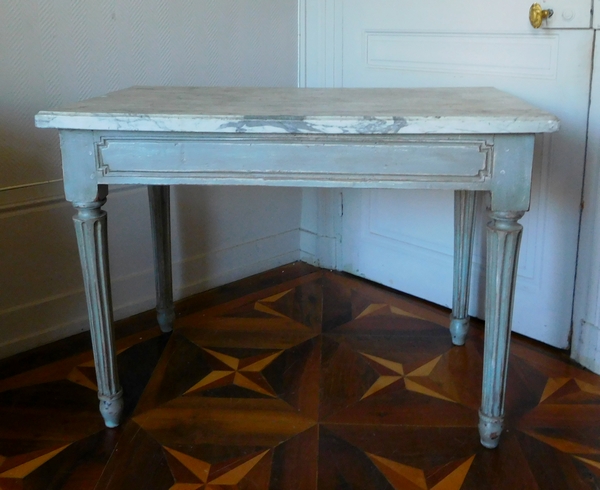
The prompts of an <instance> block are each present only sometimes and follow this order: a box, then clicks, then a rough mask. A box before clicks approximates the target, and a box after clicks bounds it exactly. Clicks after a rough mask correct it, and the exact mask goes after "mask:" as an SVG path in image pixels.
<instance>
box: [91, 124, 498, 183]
mask: <svg viewBox="0 0 600 490" xmlns="http://www.w3.org/2000/svg"><path fill="white" fill-rule="evenodd" d="M290 138H291V139H292V140H293V143H292V144H290V142H289V140H290ZM139 145H144V152H140V150H139V148H140V146H139ZM250 149H252V151H254V152H256V151H257V149H259V150H260V152H261V155H262V156H263V157H262V159H260V160H257V159H248V160H246V159H244V158H243V156H244V155H246V154H247V153H248V152H249V150H250ZM491 150H492V146H491V144H490V143H488V142H486V141H485V140H483V139H479V140H476V139H473V138H469V139H464V141H457V140H453V141H450V140H447V139H444V138H443V137H439V136H432V137H429V136H423V137H421V138H420V139H418V138H414V137H413V138H411V137H392V138H388V137H385V136H381V137H377V138H372V137H371V138H370V139H369V144H365V143H364V140H363V139H361V138H360V137H353V136H345V135H344V136H341V137H340V141H339V143H338V142H336V141H335V140H332V139H331V137H330V138H329V139H328V140H327V141H325V140H323V139H322V138H320V137H319V136H312V137H311V136H303V137H298V136H284V137H280V138H276V137H273V138H272V141H265V139H264V138H263V139H262V140H261V141H256V140H254V139H252V138H251V137H250V138H249V137H243V136H230V137H220V138H219V139H215V138H210V137H207V138H203V139H202V141H200V140H198V139H197V137H196V139H187V138H182V137H177V138H156V136H154V137H153V139H152V141H150V140H148V141H146V140H144V139H143V137H142V138H139V137H138V138H113V137H108V138H106V137H101V138H100V142H99V143H98V144H97V169H98V172H99V173H100V177H99V180H100V181H101V182H104V183H116V182H124V181H122V180H121V179H123V178H124V179H126V178H127V177H129V176H133V175H135V176H137V177H138V178H139V179H141V180H143V177H142V175H147V177H148V178H149V179H150V178H153V177H158V176H163V177H164V176H165V175H167V174H168V175H169V176H170V177H172V178H177V179H181V183H185V179H186V178H198V177H199V176H202V177H205V178H206V179H207V183H211V184H218V183H228V181H229V180H232V179H233V180H239V179H241V180H244V179H254V178H256V177H257V176H258V177H260V178H261V179H263V183H265V182H268V181H273V183H274V184H275V185H277V184H280V183H281V181H282V180H284V181H286V182H287V181H289V182H290V185H296V186H297V185H300V184H304V183H305V182H311V181H315V182H319V183H321V184H322V183H323V182H324V181H325V180H327V179H329V180H331V183H332V185H338V184H340V183H348V182H354V183H355V184H356V185H357V186H359V187H360V186H369V185H368V183H367V182H364V180H365V179H364V176H366V175H378V176H380V180H381V181H382V182H385V181H387V182H389V183H390V186H391V187H394V186H395V183H398V182H402V181H403V180H409V179H410V180H412V181H414V180H415V177H416V179H417V180H418V179H419V178H421V180H423V181H427V182H429V181H438V180H442V181H445V182H450V181H453V180H454V181H457V182H472V183H474V184H477V183H481V184H483V183H485V182H487V181H488V178H489V175H490V172H491V166H492V157H491V155H492V152H491ZM373 151H376V152H377V154H378V155H380V157H381V158H378V159H376V160H375V161H373V159H372V155H373ZM424 153H426V154H427V155H428V158H423V155H424ZM156 154H160V156H161V158H160V166H159V167H156V168H151V169H150V168H148V163H147V158H146V157H147V156H149V155H156ZM240 157H241V158H240ZM325 167H326V168H327V169H328V174H329V175H330V176H328V177H325V174H324V173H323V168H325ZM273 168H277V171H274V170H272V169H273ZM225 169H227V170H225ZM332 173H333V175H331V174H332ZM253 183H254V184H255V183H256V182H252V181H251V180H249V181H248V184H253ZM377 185H380V184H377Z"/></svg>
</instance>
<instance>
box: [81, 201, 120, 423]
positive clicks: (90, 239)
mask: <svg viewBox="0 0 600 490" xmlns="http://www.w3.org/2000/svg"><path fill="white" fill-rule="evenodd" d="M105 202H106V199H104V198H102V199H99V200H98V201H95V202H88V203H74V206H75V209H77V214H76V215H75V216H74V217H73V220H74V222H75V231H76V233H77V243H78V245H79V256H80V258H81V268H82V271H83V282H84V285H85V293H86V298H87V306H88V314H89V319H90V333H91V336H92V347H93V350H94V362H95V366H96V380H97V384H98V398H99V399H100V413H101V414H102V416H103V417H104V422H105V424H106V426H107V427H116V426H117V425H119V422H120V418H121V414H122V412H123V391H122V389H121V385H120V383H119V375H118V372H117V360H116V352H115V345H114V334H113V328H112V323H113V318H112V301H111V295H110V276H109V273H108V249H107V235H106V213H105V212H104V211H102V209H101V207H102V205H103V204H104V203H105Z"/></svg>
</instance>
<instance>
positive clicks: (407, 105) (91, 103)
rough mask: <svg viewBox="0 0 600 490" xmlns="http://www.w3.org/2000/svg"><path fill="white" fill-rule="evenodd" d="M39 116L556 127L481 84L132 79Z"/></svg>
mask: <svg viewBox="0 0 600 490" xmlns="http://www.w3.org/2000/svg"><path fill="white" fill-rule="evenodd" d="M359 94H360V96H359ZM36 123H37V126H38V127H42V128H58V129H85V130H114V131H174V132H192V133H195V132H209V133H291V134H457V133H463V134H464V133H478V134H482V133H495V134H498V133H512V134H514V133H538V132H547V131H554V130H556V129H558V120H557V119H556V117H554V116H553V115H552V114H549V113H547V112H545V111H542V110H540V109H537V108H535V107H533V106H531V105H529V104H527V103H526V102H524V101H522V100H520V99H518V98H516V97H513V96H511V95H508V94H506V93H503V92H500V91H499V90H496V89H493V88H485V87H482V88H439V89H430V88H429V89H391V88H375V89H352V88H342V89H298V88H272V89H264V88H221V87H133V88H129V89H126V90H121V91H118V92H114V93H111V94H108V95H106V96H103V97H97V98H94V99H89V100H85V101H82V102H79V103H76V104H74V105H72V106H69V107H65V108H64V109H60V110H52V111H43V112H40V113H39V114H38V115H37V117H36Z"/></svg>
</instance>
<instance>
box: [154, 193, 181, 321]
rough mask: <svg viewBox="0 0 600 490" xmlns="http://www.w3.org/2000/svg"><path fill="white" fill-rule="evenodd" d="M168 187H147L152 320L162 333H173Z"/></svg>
mask: <svg viewBox="0 0 600 490" xmlns="http://www.w3.org/2000/svg"><path fill="white" fill-rule="evenodd" d="M169 190H170V189H169V186H168V185H150V186H148V198H149V201H150V220H151V223H152V242H153V245H154V270H155V279H156V317H157V320H158V324H159V325H160V329H161V330H162V331H163V332H170V331H171V330H173V322H174V321H175V309H174V307H173V273H172V267H171V219H170V212H171V198H170V193H169Z"/></svg>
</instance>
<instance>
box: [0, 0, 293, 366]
mask: <svg viewBox="0 0 600 490" xmlns="http://www.w3.org/2000/svg"><path fill="white" fill-rule="evenodd" d="M0 67H1V69H0V169H1V171H0V357H4V356H7V355H10V354H13V353H16V352H19V351H22V350H26V349H29V348H32V347H34V346H36V345H40V344H42V343H45V342H49V341H52V340H55V339H58V338H62V337H65V336H68V335H70V334H73V333H76V332H78V331H81V330H83V329H85V328H87V313H86V310H85V302H84V296H83V290H82V284H81V273H80V271H79V259H78V256H77V250H76V244H75V236H74V231H73V226H72V222H71V216H72V214H73V211H72V210H71V208H70V205H69V204H67V203H65V202H63V199H62V195H61V182H60V178H61V173H60V154H59V149H58V134H57V133H56V132H54V131H49V130H39V129H36V128H34V125H33V116H34V114H35V113H36V112H37V111H39V110H42V109H51V108H54V107H58V106H60V105H63V104H65V103H68V102H72V101H75V100H80V99H83V98H86V97H91V96H95V95H99V94H102V93H106V92H109V91H112V90H117V89H121V88H125V87H128V86H131V85H245V86H294V85H296V83H297V6H296V0H202V1H198V0H169V1H168V2H167V1H161V0H25V1H22V2H16V1H14V0H0ZM301 198H302V191H301V190H300V189H293V190H289V189H270V188H235V189H233V188H178V189H176V190H175V192H174V199H173V226H174V236H173V249H174V250H173V252H174V275H175V289H176V296H177V297H183V296H186V295H189V294H192V293H195V292H198V291H200V290H203V289H207V288H209V287H212V286H215V285H218V284H223V283H225V282H228V281H230V280H235V279H237V278H240V277H244V276H246V275H249V274H252V273H255V272H259V271H261V270H265V269H268V268H271V267H274V266H276V265H279V264H282V263H286V262H289V261H292V260H295V259H297V258H299V257H300V251H299V244H300V238H299V237H300V231H299V228H300V209H301ZM106 209H107V210H108V213H109V241H110V250H111V252H110V253H111V255H110V261H111V264H110V265H111V271H112V279H113V299H114V304H115V312H116V317H117V318H122V317H125V316H128V315H130V314H133V313H136V312H139V311H143V310H144V309H147V308H150V307H151V306H152V304H153V295H154V292H153V278H152V259H151V248H150V234H149V224H148V221H149V218H148V211H147V206H146V191H145V189H144V188H141V187H138V188H133V189H123V188H121V189H119V188H117V189H111V193H110V195H109V202H108V204H107V205H106Z"/></svg>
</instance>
